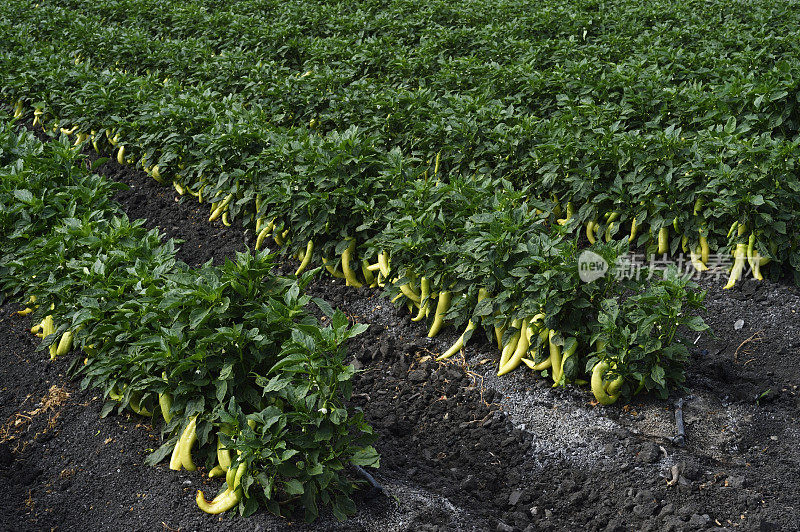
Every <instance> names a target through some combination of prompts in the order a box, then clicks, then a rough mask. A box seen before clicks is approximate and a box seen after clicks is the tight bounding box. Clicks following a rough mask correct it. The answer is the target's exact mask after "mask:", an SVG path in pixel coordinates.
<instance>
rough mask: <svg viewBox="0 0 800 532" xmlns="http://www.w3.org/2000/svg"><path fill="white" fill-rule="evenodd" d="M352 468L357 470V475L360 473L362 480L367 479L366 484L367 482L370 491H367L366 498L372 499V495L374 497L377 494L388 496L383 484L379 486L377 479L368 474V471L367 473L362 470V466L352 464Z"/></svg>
mask: <svg viewBox="0 0 800 532" xmlns="http://www.w3.org/2000/svg"><path fill="white" fill-rule="evenodd" d="M353 468H355V470H356V472H357V473H358V474H359V475H361V476H362V477H364V480H366V481H367V484H369V485H370V491H369V493H368V494H367V498H369V499H372V498H374V497H376V496H378V495H384V496H386V497H388V496H389V493H388V492H387V491H386V489H385V488H384V487H383V486H381V485H380V484H379V483H378V481H377V480H375V477H373V476H372V475H370V474H369V473H367V472H366V471H365V470H364V468H363V467H361V466H357V465H354V466H353Z"/></svg>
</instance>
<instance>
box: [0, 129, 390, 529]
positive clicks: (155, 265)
mask: <svg viewBox="0 0 800 532" xmlns="http://www.w3.org/2000/svg"><path fill="white" fill-rule="evenodd" d="M0 153H2V154H3V162H4V163H5V164H4V165H3V166H2V167H0V176H2V184H1V185H0V204H2V205H3V206H7V207H8V208H4V209H3V214H2V216H3V224H2V230H3V232H4V235H3V236H4V237H5V238H6V239H7V240H6V241H7V242H8V243H9V245H7V246H5V247H4V253H5V255H4V257H3V267H2V270H0V284H2V287H3V289H4V291H6V292H7V293H12V294H13V293H16V294H18V295H20V296H25V297H26V298H29V297H31V296H33V297H35V301H36V304H37V305H36V307H35V310H34V312H33V316H34V318H35V319H36V320H37V321H41V320H43V319H44V318H45V316H49V317H51V318H52V319H53V321H54V322H55V323H56V324H57V329H56V330H55V332H53V333H52V334H49V335H48V336H46V337H45V338H44V339H43V342H42V348H45V347H47V346H49V345H51V344H53V343H54V342H57V341H58V339H59V338H60V337H61V336H62V334H63V333H65V332H67V331H71V332H73V333H74V340H73V341H74V345H75V346H77V347H80V348H82V349H83V350H84V351H85V353H86V357H85V359H84V358H77V357H76V358H75V362H74V364H73V370H74V371H75V372H76V373H78V374H80V375H82V376H83V381H82V384H83V386H95V387H99V388H101V389H103V390H104V392H105V396H106V397H108V398H109V401H108V402H107V403H106V406H105V407H104V413H105V414H107V413H109V412H110V411H111V410H113V409H115V408H116V409H117V410H120V411H121V410H123V409H124V408H127V407H130V408H132V409H133V410H134V411H136V412H138V413H143V414H147V415H151V414H152V413H153V412H156V411H157V408H158V407H159V398H161V397H165V396H168V397H170V398H171V408H170V410H169V411H168V412H167V414H170V413H171V414H172V416H171V419H170V421H169V422H168V423H165V424H164V426H163V429H162V430H163V434H164V435H165V437H166V442H165V444H164V445H163V446H162V448H161V449H160V450H158V451H156V453H154V455H153V456H152V457H151V460H150V462H151V463H153V462H158V461H160V460H161V459H163V458H164V457H165V455H166V454H167V453H168V452H169V451H171V450H172V448H173V447H174V446H175V443H176V440H177V436H178V435H179V434H181V433H182V432H183V430H184V428H185V427H186V425H187V424H188V422H189V421H190V419H195V418H196V424H197V438H198V439H197V441H198V447H199V453H198V456H200V459H201V460H202V462H201V463H204V464H206V465H209V466H211V465H213V464H214V463H215V461H216V459H217V456H216V444H215V442H216V441H217V439H219V440H220V441H221V443H222V444H223V445H224V446H226V447H227V448H228V449H230V450H235V451H237V455H236V462H235V463H236V464H246V466H247V474H246V475H245V476H244V478H243V481H242V486H243V491H244V495H245V497H244V498H243V499H242V501H241V503H240V511H241V512H243V513H251V512H253V511H254V510H255V509H256V508H257V506H258V503H259V501H260V502H263V503H264V504H265V505H266V506H267V507H268V508H269V509H270V510H271V511H273V512H275V513H278V514H281V513H291V512H292V511H293V510H294V509H295V508H296V507H298V506H302V507H304V508H305V514H306V519H307V520H309V521H313V520H314V519H315V518H316V517H317V515H318V506H319V505H320V504H322V505H325V506H330V507H331V508H332V509H333V512H334V514H335V515H336V516H337V517H338V518H342V519H343V518H345V517H346V516H347V515H350V514H352V513H353V511H354V508H353V503H352V501H351V500H350V497H349V496H350V494H351V493H352V490H353V482H352V481H351V480H349V479H348V478H347V476H346V467H347V465H348V464H351V463H352V464H357V465H369V466H374V467H377V465H378V456H377V454H376V453H375V450H374V449H373V448H372V447H371V446H370V444H371V443H372V442H373V441H374V439H375V436H374V435H373V434H372V430H371V428H370V427H369V426H368V425H367V424H366V423H365V421H364V418H363V414H362V413H361V412H358V411H351V410H348V409H347V408H346V406H345V404H346V402H347V400H348V399H349V397H350V393H351V384H350V379H351V377H352V376H353V373H354V369H353V367H352V366H345V365H343V360H344V357H345V354H346V353H345V348H344V345H345V343H346V341H347V340H348V339H349V338H351V337H353V336H355V335H357V334H360V333H361V332H363V330H364V329H365V326H363V325H356V326H353V327H351V326H350V325H349V324H348V321H347V319H346V318H345V317H344V315H343V314H342V313H340V312H338V311H337V312H333V311H331V310H330V308H329V307H328V306H327V305H323V307H324V308H325V309H326V310H328V311H329V313H330V324H329V325H328V326H326V327H321V326H320V324H319V323H318V322H317V320H316V319H315V318H313V317H312V316H311V315H310V314H308V313H307V311H306V310H305V307H306V306H307V305H308V304H309V303H310V297H309V296H306V295H303V294H302V285H303V284H304V283H306V282H307V281H308V279H309V278H308V277H306V278H304V279H301V280H300V281H299V282H298V280H296V279H288V278H282V277H276V276H275V275H274V274H273V273H272V268H273V266H274V260H275V256H274V255H272V254H269V253H268V252H266V251H265V252H261V253H258V254H256V255H253V254H250V253H241V254H238V255H237V257H236V260H235V261H230V260H229V261H227V262H226V263H225V264H224V265H222V266H220V267H214V266H212V265H211V264H206V265H204V266H203V267H202V268H199V269H197V270H193V269H191V268H188V267H187V266H186V265H185V264H183V263H180V262H178V261H176V259H175V245H174V242H173V241H171V240H169V241H167V242H163V241H162V238H161V236H160V235H159V234H158V232H157V231H156V230H152V231H146V230H145V229H144V228H143V227H142V221H136V222H130V221H129V220H128V219H127V217H126V216H125V215H124V214H122V213H121V212H120V211H119V209H118V207H117V206H116V205H115V204H114V203H113V202H112V201H111V199H110V198H111V192H112V191H113V190H114V189H115V188H117V187H118V186H119V185H114V184H110V183H109V182H107V181H106V180H105V179H104V178H101V177H99V176H97V175H89V174H88V173H87V171H86V169H85V166H84V165H83V158H82V157H81V156H79V155H77V153H78V152H77V151H76V150H74V149H71V146H70V143H69V142H68V140H67V139H66V137H63V138H62V139H61V140H60V141H51V142H48V143H45V144H44V145H42V144H41V143H39V142H38V141H37V140H36V139H35V138H34V137H33V136H32V135H31V134H30V133H23V134H18V133H16V132H15V130H14V129H13V128H12V127H10V126H8V125H4V126H2V127H0ZM19 187H25V188H19ZM166 417H167V416H165V419H166ZM212 444H213V445H212Z"/></svg>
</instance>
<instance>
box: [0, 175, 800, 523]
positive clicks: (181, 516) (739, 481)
mask: <svg viewBox="0 0 800 532" xmlns="http://www.w3.org/2000/svg"><path fill="white" fill-rule="evenodd" d="M98 171H100V172H101V173H104V174H106V175H108V176H110V177H112V178H114V179H117V180H119V181H122V182H124V183H126V184H127V185H129V187H130V189H129V190H126V191H123V192H120V193H119V194H118V197H117V199H118V200H119V201H120V202H121V203H122V205H123V206H124V208H125V210H126V211H127V212H128V214H129V216H130V217H131V218H147V220H148V222H147V224H148V226H149V227H155V226H157V227H159V228H160V229H161V230H162V231H163V232H164V233H165V234H166V235H167V236H169V237H175V238H180V239H182V240H183V241H184V244H183V245H182V247H181V250H180V252H179V255H178V256H179V258H180V259H182V260H184V261H185V262H187V263H188V264H190V265H199V264H202V263H204V262H206V261H207V260H209V259H213V260H214V261H219V260H222V259H223V258H224V257H228V256H232V255H233V253H234V252H235V251H243V250H245V249H246V247H247V245H250V246H252V234H251V233H248V232H246V231H242V230H241V228H240V227H237V225H236V224H235V223H234V226H233V227H224V226H222V224H221V223H220V222H216V223H214V224H210V223H208V221H207V218H208V206H207V205H206V204H203V205H198V203H197V201H196V200H195V199H194V198H191V197H178V196H177V194H176V193H175V192H174V191H173V190H172V189H171V188H167V187H164V186H161V185H159V184H157V183H156V182H155V181H153V180H152V179H150V178H149V177H147V176H146V175H145V174H143V173H141V172H137V171H134V170H132V169H131V168H130V167H120V166H118V165H117V164H116V163H113V162H108V163H106V164H104V165H103V166H101V167H100V168H99V170H98ZM703 284H704V286H705V287H707V288H709V295H708V299H707V306H708V311H707V312H706V313H705V314H704V316H705V318H706V320H707V321H708V322H709V324H710V325H711V326H712V328H713V329H714V331H715V332H716V337H712V336H711V335H708V334H704V335H701V336H700V338H699V339H698V341H697V342H696V349H695V352H694V353H693V357H692V360H691V363H690V365H689V367H688V374H687V385H688V388H689V389H688V391H687V392H686V393H685V394H683V395H682V397H684V398H686V404H685V406H684V408H683V414H684V419H685V422H686V444H685V445H684V446H682V447H681V446H678V445H676V444H674V443H673V442H672V440H671V438H672V436H674V434H675V417H674V409H673V399H675V398H673V399H671V400H669V401H662V400H659V399H656V398H644V399H638V398H637V400H636V401H634V402H633V403H631V404H629V405H615V406H613V407H609V408H601V407H597V406H594V405H592V404H591V401H590V399H591V394H590V393H589V392H588V391H587V390H586V389H585V388H583V389H582V388H570V389H567V390H553V389H552V388H551V387H550V386H549V385H548V383H547V382H546V381H544V380H543V379H540V378H537V377H534V376H532V375H531V373H530V372H523V371H516V372H514V373H512V374H510V375H509V376H507V377H505V378H502V379H498V378H496V377H495V376H494V371H495V370H494V365H493V362H494V361H495V359H496V358H497V353H496V352H495V351H493V350H492V348H491V347H490V346H489V345H488V344H487V343H486V342H485V341H482V339H478V340H473V343H472V344H470V345H469V346H468V348H467V349H466V358H464V357H463V356H462V357H461V358H459V359H458V360H455V361H452V362H448V363H437V362H435V361H433V359H432V356H431V355H433V354H436V353H438V352H441V351H442V350H443V347H447V345H448V344H449V342H452V341H453V340H454V339H455V337H456V335H457V333H456V332H455V331H452V330H448V331H446V334H445V333H443V334H442V335H441V336H442V338H437V339H435V340H429V339H427V338H425V335H424V332H423V330H422V327H421V326H420V325H419V324H416V323H412V322H411V321H410V319H409V317H408V316H407V313H406V312H404V311H402V310H399V311H398V310H395V309H394V307H393V306H392V305H391V304H390V303H389V302H388V301H387V300H386V299H384V298H382V297H381V296H380V294H379V293H378V292H376V291H374V290H369V289H359V290H355V289H352V288H347V287H344V286H343V285H341V284H339V283H336V282H333V281H331V280H329V279H320V280H317V281H315V282H314V283H313V284H312V286H311V287H310V291H311V292H312V293H313V295H316V296H321V297H324V298H326V299H327V300H328V301H329V302H330V303H331V304H333V305H334V306H338V307H339V308H341V309H342V310H344V311H345V312H346V313H347V314H348V315H349V316H350V317H351V318H353V319H354V320H358V321H361V322H363V323H370V324H371V326H370V328H369V329H368V330H367V332H366V333H365V334H363V335H362V336H360V337H359V338H357V339H355V340H354V341H353V342H352V345H351V346H350V348H351V349H350V351H351V353H352V355H353V358H352V363H353V364H355V365H356V367H358V368H360V369H362V370H363V371H362V372H360V373H359V374H358V375H357V376H356V378H355V382H354V389H355V391H354V397H353V400H352V402H353V404H354V405H356V406H360V407H361V408H363V409H364V410H365V412H366V414H367V418H368V420H369V422H370V423H371V424H372V425H373V427H374V428H375V430H376V431H377V432H378V434H379V435H380V439H379V441H378V443H377V448H378V451H379V452H380V453H381V468H380V470H379V471H378V472H377V474H376V475H375V476H376V478H377V480H378V481H379V482H381V483H382V484H383V485H384V487H385V488H386V490H387V491H388V493H389V494H390V495H391V496H392V497H391V498H387V497H384V496H381V495H377V496H376V495H375V494H374V493H370V492H363V493H359V494H358V497H357V507H358V515H357V516H356V517H355V518H353V519H352V520H350V521H348V522H346V523H343V524H339V523H337V522H336V521H335V520H333V519H332V517H331V516H330V515H327V514H326V515H323V517H322V518H321V519H320V520H319V521H318V522H317V523H315V524H314V525H313V526H311V527H306V526H304V525H302V524H301V523H299V522H294V521H288V520H283V519H278V518H275V517H274V516H271V515H270V514H268V513H266V512H263V511H262V512H259V513H257V514H256V515H254V516H252V517H250V518H248V519H242V518H240V517H238V516H233V515H224V516H221V517H213V516H208V515H205V514H203V513H202V512H201V511H200V510H198V509H197V507H196V505H195V503H194V494H195V492H196V490H197V488H198V487H201V486H204V489H205V490H207V491H211V492H213V491H215V490H216V486H217V484H214V483H212V482H211V481H209V480H208V479H207V478H205V477H204V476H202V475H201V474H200V472H194V473H188V472H175V471H170V470H169V469H168V468H167V467H166V465H164V464H162V465H160V466H158V467H155V468H153V467H147V466H143V465H142V462H143V460H144V458H145V457H146V456H147V454H148V452H149V451H150V450H152V449H154V448H156V447H158V445H159V441H158V433H157V432H156V431H154V430H153V429H152V428H151V427H150V426H149V423H148V421H147V420H146V419H144V418H141V417H138V416H134V415H131V416H116V417H115V416H110V417H107V418H104V419H101V418H100V409H101V407H102V401H101V400H100V398H99V397H98V394H97V393H95V392H94V391H92V390H88V391H81V390H80V387H79V383H78V382H74V381H70V380H69V379H68V378H66V377H65V373H66V367H67V365H68V363H69V362H68V360H66V359H65V360H59V361H56V362H50V361H49V360H48V359H49V357H48V356H46V353H44V352H42V351H36V350H35V349H36V345H37V342H35V341H34V340H36V339H35V338H34V337H33V336H32V335H30V333H29V332H28V331H27V329H28V328H29V327H30V324H29V322H28V319H27V318H22V317H19V316H18V315H16V314H15V313H14V311H15V310H18V309H19V308H20V307H19V305H13V304H10V303H7V304H5V305H3V306H0V330H1V331H2V334H1V335H0V353H2V356H3V358H4V360H5V363H4V364H2V365H0V392H1V393H0V424H2V428H0V442H2V443H0V500H2V501H3V505H2V506H1V507H0V508H1V510H0V530H47V529H59V530H78V529H87V530H111V529H114V530H120V529H123V530H304V529H306V528H308V529H310V530H370V531H372V530H381V531H383V530H392V531H401V530H402V531H418V530H430V531H433V530H481V531H482V530H500V531H506V530H508V531H511V530H665V531H668V530H706V529H714V528H716V529H717V530H722V529H741V530H799V529H800V526H798V523H800V509H799V508H798V504H797V501H798V500H800V487H798V482H797V478H798V475H800V429H798V428H797V427H798V413H799V412H800V408H799V407H800V396H798V385H800V369H798V364H797V361H798V358H800V321H799V320H798V316H797V314H796V312H797V311H798V310H800V291H798V289H797V288H795V287H793V286H789V285H786V284H776V283H773V282H771V281H763V282H761V283H756V282H753V281H746V282H744V283H742V284H740V285H739V286H738V287H737V288H736V289H734V290H733V291H723V290H722V289H721V285H722V283H720V282H718V281H716V282H715V281H714V280H713V279H706V280H704V281H703ZM738 320H743V323H739V324H737V323H736V322H737V321H738ZM676 398H677V397H676Z"/></svg>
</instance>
